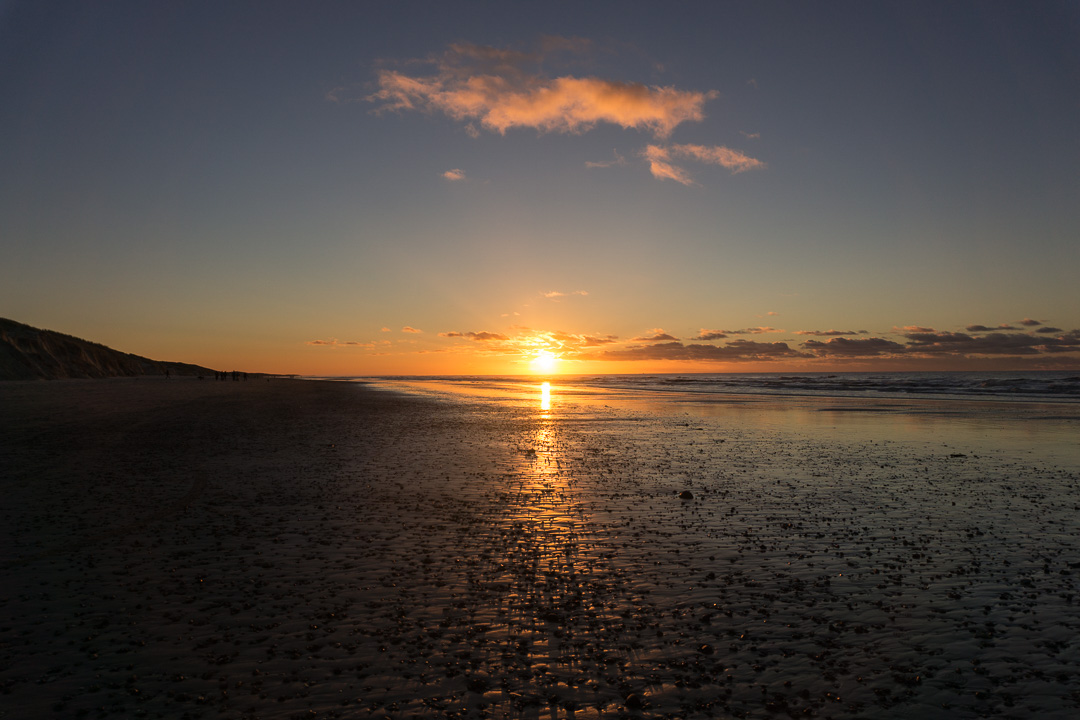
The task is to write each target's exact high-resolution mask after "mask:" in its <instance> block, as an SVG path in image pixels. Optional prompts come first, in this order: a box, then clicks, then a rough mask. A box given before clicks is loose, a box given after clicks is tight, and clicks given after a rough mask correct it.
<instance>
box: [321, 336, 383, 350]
mask: <svg viewBox="0 0 1080 720" xmlns="http://www.w3.org/2000/svg"><path fill="white" fill-rule="evenodd" d="M304 344H305V345H320V346H323V347H366V348H369V347H375V343H373V342H358V341H356V340H338V339H337V338H330V339H329V340H307V341H305V342H304Z"/></svg>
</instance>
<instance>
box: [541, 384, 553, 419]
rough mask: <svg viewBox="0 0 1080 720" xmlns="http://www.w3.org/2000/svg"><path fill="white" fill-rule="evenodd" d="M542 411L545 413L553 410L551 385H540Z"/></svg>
mask: <svg viewBox="0 0 1080 720" xmlns="http://www.w3.org/2000/svg"><path fill="white" fill-rule="evenodd" d="M540 409H541V410H543V411H544V412H547V411H549V410H551V383H549V382H546V383H543V384H542V385H540Z"/></svg>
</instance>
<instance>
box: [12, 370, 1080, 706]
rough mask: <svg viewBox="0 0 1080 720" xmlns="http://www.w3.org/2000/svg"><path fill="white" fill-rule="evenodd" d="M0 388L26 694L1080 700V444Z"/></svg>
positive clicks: (328, 395) (187, 387) (178, 386)
mask: <svg viewBox="0 0 1080 720" xmlns="http://www.w3.org/2000/svg"><path fill="white" fill-rule="evenodd" d="M169 383H172V384H169ZM0 398H2V399H3V400H4V402H3V405H2V407H3V411H2V414H0V423H2V430H3V432H4V437H6V438H12V439H13V442H12V443H11V445H10V450H8V451H7V454H8V455H9V457H10V460H11V462H10V463H8V464H7V467H9V468H11V470H9V471H5V474H4V491H5V496H6V497H7V498H9V499H10V500H9V502H8V503H6V506H5V509H4V511H3V512H4V514H5V517H4V518H3V521H4V522H3V523H2V525H3V527H6V528H7V530H6V531H5V534H4V536H3V538H4V539H3V542H4V554H3V557H4V561H5V576H6V577H7V578H8V589H6V590H5V591H4V596H3V598H2V601H0V618H2V625H3V627H5V628H8V630H7V633H6V634H8V636H9V637H10V640H9V641H8V642H6V643H5V644H4V645H3V646H2V648H0V668H5V669H3V670H0V682H2V683H3V688H4V691H5V696H4V697H5V703H4V704H5V705H6V706H7V707H11V708H16V709H18V710H19V711H20V713H22V714H26V715H30V716H45V715H49V714H50V713H55V714H58V715H76V714H78V713H79V712H80V711H82V710H85V711H87V712H90V713H96V714H98V715H101V714H105V715H109V714H115V715H134V714H135V713H137V712H142V713H144V714H145V715H146V716H148V717H155V716H163V717H172V716H177V715H179V714H183V713H188V714H189V715H190V716H192V717H217V716H221V717H236V716H252V717H255V716H258V717H283V718H284V717H293V716H296V715H299V714H303V713H309V712H310V711H315V712H317V713H318V714H319V715H328V716H330V717H334V716H341V717H345V716H350V715H353V714H361V715H364V714H376V713H377V714H380V715H387V716H390V717H408V716H410V715H414V714H419V715H424V716H451V715H454V714H457V715H459V716H460V715H465V714H468V715H470V716H484V715H489V716H493V717H494V716H502V715H503V714H506V715H509V716H511V717H548V716H552V717H554V716H559V717H563V716H569V715H573V716H574V717H609V716H611V717H617V716H622V715H629V716H633V717H653V716H662V715H665V714H671V713H675V714H678V715H679V716H681V717H709V716H733V717H775V716H777V714H780V715H800V714H809V715H811V716H816V715H822V716H823V715H831V716H833V717H837V718H840V717H850V718H854V717H864V716H866V715H868V714H871V715H877V716H892V717H898V716H910V715H911V714H912V713H918V714H920V715H924V716H926V717H928V718H933V717H943V718H944V717H975V716H979V715H985V714H988V713H989V714H993V715H995V716H1000V717H1030V716H1033V715H1039V716H1040V717H1061V718H1064V717H1068V716H1070V715H1071V714H1072V713H1073V712H1075V709H1076V707H1077V703H1078V700H1077V693H1078V692H1080V679H1078V678H1080V672H1078V671H1080V667H1078V660H1077V657H1076V655H1075V650H1074V648H1073V645H1072V642H1073V641H1072V639H1071V638H1073V637H1075V636H1076V635H1077V632H1078V631H1080V622H1078V621H1077V620H1075V616H1076V613H1075V605H1074V603H1075V602H1076V583H1077V577H1078V576H1080V570H1078V569H1077V568H1076V567H1074V565H1075V564H1076V563H1077V561H1080V540H1078V539H1077V538H1076V537H1075V535H1076V533H1075V519H1074V518H1075V509H1076V507H1077V505H1078V504H1080V489H1078V485H1080V478H1078V473H1080V468H1078V467H1077V466H1076V465H1075V464H1065V465H1061V464H1057V460H1056V459H1054V458H1048V457H1044V456H1040V455H1038V454H1026V455H1025V454H1021V453H1020V452H1019V451H1018V450H1016V449H1015V448H1006V449H998V450H994V447H993V442H992V440H993V438H991V439H990V441H988V442H986V443H984V445H985V446H986V449H985V450H983V449H982V446H980V449H979V451H978V452H974V451H972V450H971V448H970V447H969V446H964V445H962V444H958V443H957V441H956V439H955V438H953V437H947V436H943V435H942V434H941V433H940V432H938V431H935V432H934V433H931V435H934V436H935V438H934V439H935V444H933V445H931V444H930V443H929V441H928V442H926V443H923V442H922V441H920V442H919V443H915V442H913V441H911V440H910V439H904V438H902V437H900V438H898V437H897V436H894V437H891V438H890V437H883V436H881V434H880V433H877V434H876V435H874V434H873V433H869V431H867V432H868V433H869V434H865V435H858V434H852V433H850V432H848V430H847V429H845V428H844V427H839V428H837V427H836V422H835V418H836V417H837V416H842V415H850V416H855V417H853V422H855V423H863V424H865V423H866V421H867V417H866V413H865V412H858V413H845V412H839V413H837V412H818V413H817V415H818V416H819V417H821V418H822V419H823V420H827V421H828V422H829V423H832V424H831V425H829V424H823V425H822V426H821V428H820V430H819V431H816V430H814V429H813V428H807V429H802V430H800V429H799V424H798V423H794V424H793V423H788V422H786V421H785V422H774V423H764V424H763V423H762V422H760V421H759V418H760V417H761V416H762V412H765V410H764V409H762V412H758V409H751V410H750V411H749V412H746V411H745V409H746V408H745V407H742V406H740V407H739V408H733V407H727V408H726V410H727V412H722V413H719V414H717V412H712V410H716V407H720V408H721V409H724V406H722V405H720V406H716V407H713V408H712V409H711V410H710V411H709V412H700V413H698V414H692V413H691V412H690V410H691V409H692V408H694V407H699V408H700V405H694V404H689V405H687V406H685V407H679V408H678V409H677V411H673V412H670V413H667V414H663V413H657V412H655V411H653V410H648V409H646V410H641V411H632V410H630V409H627V408H625V407H606V408H605V407H604V403H601V404H599V405H597V406H593V405H589V406H586V407H578V406H574V407H573V408H570V407H568V406H567V405H560V404H559V402H560V401H559V400H556V401H555V406H554V408H552V409H551V410H549V411H547V412H544V411H542V410H541V409H540V408H539V407H537V406H535V404H534V403H523V404H520V405H515V404H513V403H504V404H500V403H498V402H490V403H485V402H477V401H475V400H470V399H459V400H457V401H448V402H435V401H433V400H431V399H428V398H423V397H415V396H409V395H404V394H400V393H392V392H385V391H377V390H373V389H370V388H366V387H363V386H360V385H358V384H355V383H352V384H350V383H330V382H313V381H302V380H294V381H291V380H274V381H271V382H265V381H259V382H249V383H242V382H241V383H231V382H230V383H220V384H217V386H215V383H214V382H213V381H201V382H200V381H195V380H187V379H185V380H172V381H165V380H146V381H144V380H137V381H136V380H123V381H69V382H65V384H63V385H59V384H17V385H11V384H4V385H0ZM607 404H608V405H610V403H607ZM859 406H860V407H862V405H861V404H860V405H859ZM893 419H895V418H893ZM904 420H905V422H911V423H914V424H916V425H918V424H919V423H925V422H926V421H927V419H926V418H921V417H918V416H906V417H905V418H904ZM890 422H891V419H890ZM984 431H985V427H984V426H981V425H979V426H976V429H975V431H974V432H973V433H969V434H968V435H967V436H964V437H969V436H970V437H971V438H976V437H979V436H980V435H979V434H980V433H983V432H984ZM875 432H876V431H875ZM920 432H921V431H920ZM871 435H873V436H871ZM1021 440H1022V438H1021V439H1018V440H1017V443H1020V441H1021ZM1019 446H1020V445H1019V444H1018V445H1017V447H1019ZM684 491H689V492H690V493H691V494H692V495H693V499H690V500H683V499H681V498H680V493H682V492H684Z"/></svg>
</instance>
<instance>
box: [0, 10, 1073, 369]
mask: <svg viewBox="0 0 1080 720" xmlns="http://www.w3.org/2000/svg"><path fill="white" fill-rule="evenodd" d="M1078 130H1080V3H1077V2H1037V3H1031V2H1004V3H1003V2H950V3H938V2H910V1H904V2H874V3H866V2H793V3H786V2H782V3H781V2H699V3H697V2H687V3H674V4H672V3H646V2H612V3H607V2H590V3H580V2H557V1H553V0H546V1H545V2H537V3H528V2H521V3H518V2H515V3H502V2H495V3H481V2H469V3H450V2H447V3H435V2H407V1H402V0H397V1H394V2H379V1H377V0H376V1H371V2H310V3H308V2H305V3H300V2H264V1H260V2H170V3H146V2H122V1H121V2H109V3H104V2H50V1H48V0H34V1H33V2H12V1H11V0H0V257H2V260H0V316H3V317H8V318H10V319H12V320H17V321H19V322H24V323H27V324H30V325H34V326H36V327H42V328H47V329H50V330H56V331H59V332H64V333H67V334H70V335H75V336H78V337H82V338H85V339H88V340H93V341H95V342H100V343H103V344H105V345H108V346H110V347H113V348H116V349H119V350H124V351H127V352H133V353H136V354H139V355H144V356H147V357H151V358H154V359H160V360H175V361H183V362H191V363H197V364H200V365H204V366H208V367H213V368H230V369H232V368H239V369H244V370H248V371H259V372H275V373H300V374H308V375H386V374H391V375H394V374H409V375H413V374H433V375H443V374H454V375H456V374H492V373H498V374H509V373H529V372H542V373H548V372H553V373H606V372H613V373H636V372H763V371H776V372H786V371H792V370H800V371H844V370H852V371H854V370H883V371H884V370H1004V369H1008V370H1020V369H1070V370H1071V369H1080V282H1078V279H1080V132H1078Z"/></svg>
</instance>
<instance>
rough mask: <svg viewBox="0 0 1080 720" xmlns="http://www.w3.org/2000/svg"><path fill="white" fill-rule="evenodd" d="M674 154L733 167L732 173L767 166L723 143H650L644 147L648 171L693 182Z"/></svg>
mask: <svg viewBox="0 0 1080 720" xmlns="http://www.w3.org/2000/svg"><path fill="white" fill-rule="evenodd" d="M673 156H674V157H678V158H683V159H686V160H693V161H697V162H701V163H705V164H707V165H719V166H721V167H724V168H727V169H728V170H731V172H732V173H733V174H737V173H741V172H746V171H747V170H758V169H763V168H765V167H766V165H765V163H763V162H762V161H760V160H756V159H754V158H752V157H750V156H748V155H745V154H743V153H741V152H739V151H738V150H732V149H731V148H728V147H724V146H722V145H713V146H705V145H672V146H670V147H663V146H660V145H649V146H647V147H646V148H645V158H646V159H647V160H648V161H649V170H650V171H651V172H652V174H653V177H655V178H658V179H660V180H674V181H675V182H679V183H682V184H683V185H693V184H694V180H693V177H692V176H691V175H690V173H689V172H687V171H686V170H685V169H684V168H682V167H681V166H679V165H676V164H675V163H674V162H673V161H672V157H673Z"/></svg>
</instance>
